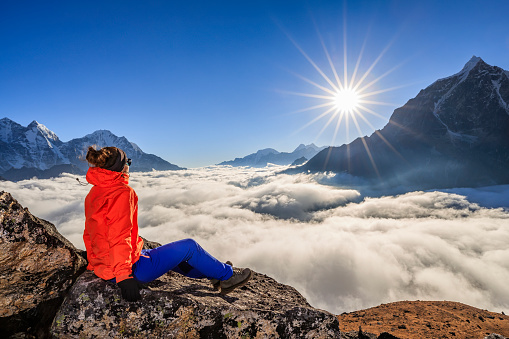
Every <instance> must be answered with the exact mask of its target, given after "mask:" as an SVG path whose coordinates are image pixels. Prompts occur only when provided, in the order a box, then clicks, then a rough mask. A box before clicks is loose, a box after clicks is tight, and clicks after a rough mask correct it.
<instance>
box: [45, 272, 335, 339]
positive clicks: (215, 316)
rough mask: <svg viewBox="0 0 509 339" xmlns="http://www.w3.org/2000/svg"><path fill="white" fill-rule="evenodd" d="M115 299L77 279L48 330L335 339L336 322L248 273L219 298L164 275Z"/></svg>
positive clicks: (202, 285)
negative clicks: (135, 295) (132, 298)
mask: <svg viewBox="0 0 509 339" xmlns="http://www.w3.org/2000/svg"><path fill="white" fill-rule="evenodd" d="M141 295H142V298H143V299H142V301H139V302H134V303H128V302H125V301H123V300H122V299H121V296H120V290H119V289H118V288H117V287H116V285H114V284H112V283H109V282H106V281H104V280H102V279H100V278H97V277H96V276H95V275H94V274H93V273H91V272H85V273H83V274H82V275H81V276H80V277H79V278H78V280H77V281H76V283H75V284H74V286H73V287H72V289H71V290H70V292H69V294H68V296H67V298H66V300H65V301H64V302H63V304H62V306H61V308H60V310H59V311H58V313H57V315H56V317H55V319H54V322H53V324H52V327H51V333H52V334H53V335H54V336H55V337H59V338H60V337H64V338H78V337H86V338H94V337H96V338H98V337H101V338H113V337H115V338H117V337H118V338H147V337H154V338H184V337H185V338H242V337H248V338H255V337H256V338H340V337H341V336H340V330H339V327H338V326H339V323H338V320H337V318H336V317H335V316H334V315H332V314H330V313H328V312H325V311H321V310H317V309H315V308H313V307H311V306H310V305H309V304H308V303H307V301H306V300H305V298H304V297H302V295H300V294H299V293H298V292H297V291H296V290H295V289H294V288H292V287H290V286H286V285H283V284H280V283H278V282H277V281H275V280H274V279H272V278H270V277H268V276H266V275H262V274H259V273H255V274H254V277H253V279H252V280H251V281H250V282H249V283H248V284H247V285H246V286H244V287H242V288H240V289H238V290H236V291H234V292H232V293H231V294H229V295H227V296H222V295H220V294H219V293H218V292H216V291H215V290H213V288H212V285H211V284H210V282H209V281H208V280H207V279H201V280H198V279H190V278H187V277H184V276H182V275H180V274H178V273H169V274H166V275H164V276H162V277H161V278H159V279H157V280H156V281H154V282H152V283H149V284H148V285H147V286H146V288H145V289H143V290H142V291H141Z"/></svg>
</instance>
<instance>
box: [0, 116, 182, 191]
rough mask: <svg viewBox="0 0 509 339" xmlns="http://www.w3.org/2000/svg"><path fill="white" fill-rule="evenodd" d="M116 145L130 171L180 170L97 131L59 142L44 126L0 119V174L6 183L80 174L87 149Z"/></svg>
mask: <svg viewBox="0 0 509 339" xmlns="http://www.w3.org/2000/svg"><path fill="white" fill-rule="evenodd" d="M89 145H97V146H98V147H104V146H116V147H119V148H121V149H123V150H124V151H125V152H126V154H127V156H128V157H129V158H131V159H133V164H132V166H131V168H130V170H132V171H150V170H152V169H156V170H179V169H182V168H180V167H178V166H176V165H173V164H171V163H169V162H167V161H165V160H163V159H161V158H159V157H158V156H155V155H153V154H147V153H144V152H143V151H142V150H141V149H140V148H139V147H138V146H137V145H136V144H135V143H132V142H130V141H128V140H127V139H126V138H125V137H117V136H116V135H114V134H113V133H111V132H110V131H106V130H99V131H95V132H94V133H92V134H88V135H86V136H84V137H83V138H78V139H72V140H70V141H68V142H62V141H61V140H60V139H59V138H58V136H57V135H56V134H55V133H53V132H52V131H50V130H49V129H48V128H47V127H46V126H44V125H42V124H40V123H38V122H37V121H35V120H34V121H32V122H31V123H30V124H29V125H28V126H27V127H23V126H21V125H20V124H18V123H16V122H14V121H12V120H10V119H8V118H3V119H0V159H1V161H0V175H2V177H4V178H6V179H8V180H14V181H17V180H23V179H28V178H32V177H34V176H36V177H38V178H50V177H55V176H58V175H59V174H61V173H64V172H66V173H73V174H83V173H85V172H86V170H87V169H88V163H87V162H86V161H85V160H82V159H84V156H85V155H86V151H87V147H88V146H89Z"/></svg>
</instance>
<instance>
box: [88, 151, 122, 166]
mask: <svg viewBox="0 0 509 339" xmlns="http://www.w3.org/2000/svg"><path fill="white" fill-rule="evenodd" d="M117 154H118V149H117V148H116V147H103V148H101V149H100V150H97V149H96V146H95V145H93V146H89V147H88V151H87V156H86V159H87V161H88V162H89V163H90V164H91V165H94V166H95V167H101V168H106V164H107V163H111V160H112V159H113V160H114V159H116V157H117Z"/></svg>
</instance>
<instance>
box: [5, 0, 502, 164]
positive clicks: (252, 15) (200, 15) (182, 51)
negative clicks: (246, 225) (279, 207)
mask: <svg viewBox="0 0 509 339" xmlns="http://www.w3.org/2000/svg"><path fill="white" fill-rule="evenodd" d="M508 13H509V0H487V1H470V0H462V1H443V0H441V1H435V0H431V1H430V0H426V1H403V0H401V1H399V0H394V1H374V0H373V1H363V0H361V1H347V2H343V1H319V0H317V1H314V0H313V1H299V0H291V1H277V0H271V1H265V0H257V1H238V0H236V1H131V0H122V1H50V0H48V1H23V0H19V1H5V0H4V1H1V2H0V46H1V47H0V48H1V49H0V51H1V52H0V118H2V117H8V118H10V119H12V120H14V121H16V122H18V123H20V124H22V125H24V126H26V125H27V124H29V123H30V122H31V121H32V120H37V121H38V122H40V123H42V124H44V125H46V126H47V127H48V128H49V129H51V130H52V131H54V132H55V133H56V134H57V135H58V136H59V137H60V139H61V140H62V141H68V140H70V139H73V138H77V137H82V136H84V135H86V134H89V133H92V132H93V131H95V130H98V129H107V130H110V131H112V132H113V133H115V134H116V135H118V136H125V137H127V138H128V139H129V140H130V141H132V142H135V143H137V144H138V145H139V146H140V147H141V148H142V150H144V151H145V152H147V153H153V154H156V155H159V156H161V157H162V158H164V159H166V160H168V161H170V162H172V163H174V164H177V165H179V166H185V167H196V166H204V165H210V164H215V163H219V162H221V161H224V160H231V159H233V158H235V157H241V156H245V155H247V154H249V153H252V152H255V151H256V150H258V149H262V148H267V147H271V148H275V149H277V150H279V151H292V150H293V149H294V148H296V147H297V146H298V145H299V144H300V143H304V144H309V143H312V142H314V143H316V144H317V145H319V146H322V145H331V144H333V145H341V144H342V143H345V142H349V141H351V140H353V139H354V138H356V137H358V136H359V135H370V134H371V133H372V132H373V129H374V128H377V129H378V128H381V127H383V126H384V125H385V124H386V123H387V121H388V119H389V117H390V115H391V114H392V112H393V110H394V109H395V108H396V107H400V106H402V105H403V104H405V103H406V101H408V100H409V99H410V98H413V97H415V96H416V95H417V93H418V92H419V90H421V89H423V88H425V87H427V86H428V85H430V84H431V83H433V82H434V81H435V80H437V79H438V78H442V77H446V76H449V75H452V74H454V73H457V72H459V71H460V70H461V68H462V67H463V65H464V64H465V63H466V62H467V61H468V60H469V59H470V58H471V57H472V56H473V55H476V56H479V57H481V58H483V60H484V61H485V62H487V63H488V64H491V65H497V66H499V67H502V68H504V69H506V70H508V69H509V17H508ZM345 29H346V30H345ZM345 38H346V39H345ZM321 41H323V45H325V47H326V50H327V53H326V52H325V50H324V48H323V47H322V43H321ZM345 46H346V53H345ZM363 46H364V47H363ZM327 55H329V57H330V60H331V61H332V63H333V64H334V65H335V68H336V71H337V74H338V77H339V78H340V79H343V77H344V64H345V56H346V64H347V79H351V77H352V75H353V74H354V70H355V68H356V65H357V64H358V67H357V69H358V70H357V73H356V77H355V79H354V80H355V81H354V83H358V81H359V80H360V79H361V78H362V76H363V75H364V74H365V73H366V71H369V72H368V74H367V75H366V77H365V79H364V80H363V82H362V83H361V86H360V88H362V87H363V86H364V85H368V84H370V83H371V85H370V86H369V88H367V89H365V90H364V93H373V92H378V94H374V95H371V96H370V97H369V98H365V99H368V100H370V101H376V102H378V103H386V104H369V103H365V104H364V106H365V107H366V108H368V109H369V110H370V111H372V112H374V113H376V114H377V115H378V116H375V115H374V114H372V113H369V112H367V111H362V110H361V113H363V116H364V117H365V118H366V120H368V122H369V124H368V123H365V122H364V121H363V120H362V119H361V118H360V117H358V119H357V121H358V123H359V128H357V127H356V126H355V125H354V124H353V120H350V124H349V127H348V129H347V128H346V121H343V122H342V125H341V126H340V128H339V129H338V130H337V133H335V130H336V128H335V126H336V121H337V120H331V123H330V124H329V125H328V126H327V128H325V129H324V127H325V126H326V123H327V121H329V119H330V117H331V115H330V114H328V115H325V116H323V117H322V118H321V119H319V120H317V121H316V122H314V123H313V124H311V125H309V126H307V127H306V128H303V127H305V126H306V125H307V124H309V123H310V122H311V121H313V120H314V119H316V118H317V117H319V116H320V115H321V114H322V113H323V112H324V111H325V110H326V109H327V108H324V107H322V108H320V109H315V110H307V111H302V110H303V109H305V108H307V107H311V106H316V105H320V104H324V103H326V102H327V101H326V100H325V99H321V98H313V97H306V96H300V95H295V94H292V92H294V93H305V94H312V95H316V94H318V95H324V94H327V93H325V92H324V91H323V90H322V89H320V88H319V87H317V86H322V87H325V88H331V85H330V84H328V82H327V80H326V79H325V77H323V76H322V75H320V73H319V72H318V70H317V69H320V70H322V71H323V73H324V74H325V75H326V77H327V78H328V79H330V80H331V81H332V82H333V83H336V80H335V75H334V72H333V70H332V68H331V67H330V65H329V62H328V59H327ZM360 55H361V58H360V60H359V56H360ZM306 56H307V57H306ZM310 60H311V61H312V62H313V63H311V62H310ZM358 60H359V62H358ZM314 65H315V66H316V67H315V66H314ZM372 66H373V67H372ZM304 78H305V79H307V80H305V79H304ZM313 83H314V84H313ZM388 89H392V90H390V91H385V90H388ZM327 95H329V94H327ZM299 111H300V112H299ZM322 130H323V131H322ZM359 131H360V132H359ZM320 132H322V133H321V134H320ZM335 134H336V135H335Z"/></svg>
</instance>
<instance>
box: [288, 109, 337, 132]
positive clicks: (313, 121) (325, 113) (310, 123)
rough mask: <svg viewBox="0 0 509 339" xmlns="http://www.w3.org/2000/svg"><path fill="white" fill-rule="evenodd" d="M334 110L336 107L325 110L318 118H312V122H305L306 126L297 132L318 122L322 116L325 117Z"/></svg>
mask: <svg viewBox="0 0 509 339" xmlns="http://www.w3.org/2000/svg"><path fill="white" fill-rule="evenodd" d="M333 110H334V107H331V108H329V109H328V110H326V111H325V112H323V113H322V114H320V115H319V116H317V117H316V118H314V119H313V120H311V121H310V122H308V123H307V124H305V125H304V126H302V127H301V128H299V129H298V130H297V131H295V133H298V132H301V131H302V130H304V129H306V128H307V127H309V126H311V125H312V124H314V123H315V122H317V121H318V120H320V119H321V118H323V117H324V116H326V115H327V114H329V113H330V112H332V111H333Z"/></svg>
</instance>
